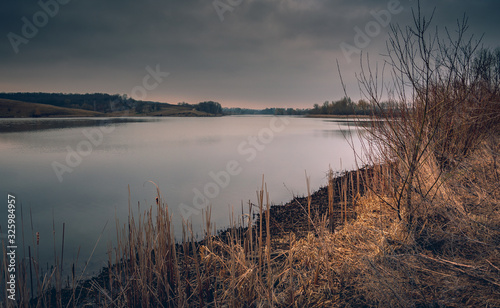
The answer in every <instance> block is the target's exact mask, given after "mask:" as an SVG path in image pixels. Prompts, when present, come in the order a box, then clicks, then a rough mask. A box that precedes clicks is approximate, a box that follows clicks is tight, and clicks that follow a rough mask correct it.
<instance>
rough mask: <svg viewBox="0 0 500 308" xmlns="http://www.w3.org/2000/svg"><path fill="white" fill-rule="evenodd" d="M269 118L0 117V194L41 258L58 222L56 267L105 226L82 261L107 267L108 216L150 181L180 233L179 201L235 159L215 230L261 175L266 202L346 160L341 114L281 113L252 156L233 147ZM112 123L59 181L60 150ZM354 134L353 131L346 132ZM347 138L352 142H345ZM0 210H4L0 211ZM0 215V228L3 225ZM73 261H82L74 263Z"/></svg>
mask: <svg viewBox="0 0 500 308" xmlns="http://www.w3.org/2000/svg"><path fill="white" fill-rule="evenodd" d="M271 119H272V117H265V116H259V117H250V116H246V117H245V116H239V117H222V118H127V119H34V120H32V119H22V120H6V119H2V120H0V152H1V156H0V195H4V196H5V195H6V194H7V193H8V192H11V193H15V194H16V195H17V198H18V199H19V200H21V202H22V204H23V208H24V217H25V226H24V229H25V234H26V238H27V245H32V240H31V237H32V230H31V224H28V223H27V221H29V219H28V217H29V213H30V212H31V217H32V220H33V232H40V237H41V240H40V246H39V250H40V251H39V254H40V259H41V260H43V262H42V263H49V264H50V263H52V262H53V261H52V260H53V232H52V226H53V222H54V226H55V228H56V242H57V244H56V247H60V241H61V232H62V224H63V223H66V230H65V236H66V243H65V259H66V261H65V266H70V265H71V262H73V261H74V259H75V258H76V255H77V251H78V249H80V256H79V258H80V262H82V260H86V259H87V258H88V257H89V255H90V252H91V251H92V249H93V246H94V244H95V242H96V240H97V239H98V238H99V234H100V232H101V230H102V228H103V227H104V226H105V225H106V224H107V228H106V231H105V233H104V235H103V239H102V240H101V242H100V243H99V244H98V246H97V249H96V252H95V254H94V257H93V258H92V260H90V265H89V266H90V268H91V269H92V270H93V271H96V270H98V269H99V268H100V267H101V266H103V265H105V264H106V258H107V257H106V250H107V243H108V242H110V241H112V240H113V239H114V238H115V237H116V231H115V218H118V219H119V221H120V222H121V223H123V222H125V221H127V216H128V213H129V207H128V205H129V199H128V186H130V191H131V199H130V204H131V206H132V210H133V211H137V207H138V204H139V203H140V205H141V208H142V209H145V208H147V207H149V206H152V205H154V204H155V201H154V200H155V197H156V192H155V187H154V186H153V185H151V184H148V181H150V180H152V181H154V182H155V183H157V184H158V185H159V187H160V189H161V191H162V194H163V196H164V200H165V201H166V202H167V203H168V206H169V208H170V209H171V213H172V215H173V220H174V222H175V226H174V228H175V233H176V234H177V235H178V236H180V235H181V234H182V233H181V230H182V229H181V225H180V222H181V221H182V217H181V215H180V212H179V206H180V205H181V204H186V205H192V204H193V198H194V196H195V195H194V190H195V189H197V190H200V191H203V188H204V186H205V185H206V184H207V183H209V182H211V181H213V178H212V177H211V176H210V173H211V172H214V173H217V172H219V171H220V170H225V168H226V167H227V163H228V162H229V161H237V162H238V163H239V165H240V167H241V169H242V172H241V173H240V174H238V175H237V176H233V177H231V179H230V182H229V183H228V185H227V187H223V188H221V189H220V192H219V194H218V195H217V196H216V197H214V198H211V199H210V200H209V201H210V203H211V204H212V221H213V222H214V223H216V225H217V227H219V228H223V227H224V226H227V225H228V222H229V210H228V208H231V207H234V208H235V212H240V210H239V209H240V204H241V201H243V202H245V203H246V202H248V200H252V202H254V203H256V202H255V191H256V190H257V189H259V187H260V185H261V179H262V175H263V174H264V175H265V177H266V182H267V186H268V189H269V192H270V197H271V201H272V202H273V203H282V202H286V201H288V200H290V199H291V198H292V197H293V195H303V194H304V193H305V192H306V183H305V177H304V170H307V173H308V175H310V176H311V185H312V188H313V189H316V188H319V187H320V186H322V185H323V184H324V183H325V182H326V171H327V169H328V167H329V166H331V167H332V168H333V169H339V168H340V164H341V163H342V166H343V167H344V168H350V167H352V166H354V157H353V154H352V149H351V148H350V146H349V145H348V144H347V142H346V139H345V137H344V136H345V133H346V132H348V131H347V129H348V127H349V126H347V125H346V124H345V121H342V122H334V121H332V120H322V119H307V118H287V119H288V121H289V124H287V125H286V126H284V129H283V130H281V131H279V132H275V133H273V136H272V138H270V141H269V140H268V141H269V142H268V143H263V142H260V145H261V147H259V148H258V149H257V148H256V150H255V157H254V159H253V160H250V161H249V160H248V158H249V155H248V154H242V153H241V151H239V148H240V147H241V144H242V143H244V142H247V143H248V141H249V139H248V138H250V137H252V136H253V137H256V138H257V140H259V139H258V135H259V133H260V132H263V131H265V130H266V129H269V127H270V123H271V122H270V121H271ZM112 124H116V125H114V127H115V129H114V130H113V131H111V132H109V133H103V138H102V142H101V143H100V144H98V145H95V146H93V147H92V151H91V153H89V154H88V155H86V156H82V160H81V163H80V164H78V165H75V166H71V169H72V171H71V172H67V173H65V174H64V175H63V181H62V182H59V181H58V178H57V176H56V175H55V173H54V169H53V167H52V164H53V162H59V163H61V164H66V159H67V156H68V147H69V148H71V149H73V150H75V149H76V148H77V146H78V144H79V143H80V142H82V140H88V139H86V138H87V137H86V135H85V134H84V133H83V132H84V131H85V130H86V131H89V130H92V129H99V128H100V127H102V125H112ZM353 136H356V134H353ZM354 141H355V143H356V140H354ZM1 217H4V216H3V215H2V216H1ZM191 218H192V219H193V226H194V228H195V233H200V231H201V228H200V226H201V217H200V216H193V217H191ZM5 223H6V222H5V221H3V219H2V220H1V221H0V227H2V230H5ZM81 264H82V263H81Z"/></svg>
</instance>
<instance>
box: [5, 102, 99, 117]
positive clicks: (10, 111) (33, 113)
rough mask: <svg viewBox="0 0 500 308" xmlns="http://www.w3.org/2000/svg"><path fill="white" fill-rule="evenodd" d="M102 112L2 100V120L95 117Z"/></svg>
mask: <svg viewBox="0 0 500 308" xmlns="http://www.w3.org/2000/svg"><path fill="white" fill-rule="evenodd" d="M102 115H103V113H101V112H94V111H89V110H83V109H72V108H63V107H56V106H51V105H45V104H36V103H26V102H21V101H14V100H9V99H0V117H1V118H28V117H95V116H102Z"/></svg>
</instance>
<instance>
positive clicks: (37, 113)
mask: <svg viewBox="0 0 500 308" xmlns="http://www.w3.org/2000/svg"><path fill="white" fill-rule="evenodd" d="M98 116H110V117H115V116H176V117H208V116H213V115H212V114H208V113H206V112H203V111H198V110H194V109H191V108H188V107H183V106H175V105H169V104H165V106H162V109H161V110H159V111H155V112H150V113H141V114H138V113H135V111H133V110H127V111H122V112H114V113H102V112H95V111H90V110H83V109H76V108H64V107H57V106H52V105H46V104H37V103H28V102H22V101H16V100H9V99H2V98H0V118H29V117H54V118H57V117H98Z"/></svg>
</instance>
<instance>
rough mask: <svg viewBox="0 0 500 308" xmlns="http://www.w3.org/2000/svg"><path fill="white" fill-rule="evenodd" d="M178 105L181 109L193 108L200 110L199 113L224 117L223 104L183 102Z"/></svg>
mask: <svg viewBox="0 0 500 308" xmlns="http://www.w3.org/2000/svg"><path fill="white" fill-rule="evenodd" d="M177 105H178V106H181V107H187V108H191V109H194V110H198V111H203V112H206V113H210V114H215V115H222V114H223V111H222V106H221V104H219V103H218V102H214V101H205V102H201V103H198V104H188V103H186V102H181V103H178V104H177Z"/></svg>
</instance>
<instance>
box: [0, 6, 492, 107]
mask: <svg viewBox="0 0 500 308" xmlns="http://www.w3.org/2000/svg"><path fill="white" fill-rule="evenodd" d="M52 1H55V0H52ZM60 1H62V0H60ZM217 1H220V2H222V3H227V0H217ZM390 1H392V0H384V1H378V0H377V1H373V0H370V1H369V0H354V1H335V0H309V1H304V0H242V1H241V4H239V5H237V6H235V7H234V8H233V9H232V11H227V12H225V13H224V15H223V17H224V21H223V22H221V21H220V19H219V15H218V14H217V11H216V9H215V8H214V5H213V3H214V1H213V0H177V1H174V0H162V1H159V0H146V1H131V0H121V1H118V0H114V1H111V0H108V1H97V0H89V1H83V0H71V1H69V3H68V4H65V5H60V7H59V12H58V13H57V14H56V15H55V16H54V17H51V18H49V20H48V23H47V25H45V26H44V27H42V28H40V29H38V33H37V35H36V36H34V37H33V38H31V39H29V43H28V44H21V45H19V53H17V54H16V53H15V52H14V51H13V48H12V46H11V44H10V43H9V39H8V34H9V33H10V32H13V33H16V34H18V35H21V34H22V33H21V28H22V26H23V21H22V18H23V17H26V18H28V19H30V20H31V19H32V18H33V16H34V15H35V14H36V13H37V12H38V11H40V10H41V8H40V6H39V4H38V2H37V1H12V0H8V1H3V2H2V4H0V34H1V35H2V36H1V37H2V39H1V41H2V43H1V45H0V85H1V88H0V91H47V92H52V91H54V92H83V93H85V92H108V93H126V94H129V95H130V91H131V89H132V88H133V87H134V86H136V85H140V83H141V82H142V78H143V76H144V75H145V74H146V70H145V68H146V67H147V66H151V67H155V66H156V65H157V64H159V65H160V67H161V69H162V70H163V71H168V72H170V75H169V77H168V78H167V79H166V80H165V81H164V82H163V83H162V84H161V85H160V86H159V87H158V88H156V89H154V90H152V91H150V92H149V93H148V99H155V100H160V101H167V102H173V103H176V102H178V101H188V102H193V103H195V102H197V101H200V100H205V99H213V100H218V101H220V102H221V103H222V104H223V105H225V106H234V105H242V106H243V105H245V104H246V105H251V106H264V105H276V106H287V107H288V106H290V107H307V106H311V105H312V104H314V103H321V102H322V101H324V100H331V99H337V98H338V97H340V96H342V95H343V94H342V91H341V87H340V82H339V77H338V74H337V67H336V62H335V61H336V59H339V63H340V65H341V67H342V70H343V72H344V75H345V79H346V81H347V82H348V83H349V89H350V91H352V92H353V94H352V95H353V96H354V97H356V96H357V94H358V93H357V91H356V89H357V87H356V84H355V79H354V77H353V76H354V72H355V71H358V70H359V68H358V65H357V62H358V60H356V59H357V55H353V57H352V58H353V59H354V61H352V62H349V61H347V60H346V58H345V57H344V55H343V53H342V50H341V48H340V44H341V43H342V42H345V43H349V44H354V42H353V40H354V35H355V30H354V27H359V28H361V29H363V28H364V27H365V25H366V24H367V23H368V22H370V21H372V20H373V16H372V15H371V14H370V12H373V11H379V10H382V9H387V5H388V3H390ZM42 2H43V3H49V2H51V1H50V0H42ZM235 2H236V3H237V2H238V1H233V3H235ZM415 3H416V1H410V0H401V1H400V6H401V7H402V9H403V11H402V12H401V13H398V14H396V15H393V16H391V20H392V21H394V22H398V23H401V24H407V23H409V22H411V8H415ZM422 6H423V7H424V9H425V11H426V13H427V14H430V12H432V9H434V8H435V9H436V11H435V24H436V25H440V26H448V27H450V28H453V27H454V25H455V22H456V19H457V18H461V16H462V15H463V14H464V13H467V15H468V16H469V23H470V25H471V32H474V33H477V35H478V36H480V35H481V34H483V33H485V37H484V43H485V45H486V46H489V47H495V46H498V45H499V44H498V43H499V34H498V32H497V29H498V28H499V25H500V20H499V19H498V17H497V15H498V13H497V12H499V11H500V2H499V1H495V0H483V1H467V0H455V1H454V0H439V1H430V0H426V1H422ZM386 30H387V28H382V31H381V33H380V35H377V36H375V37H374V38H373V39H371V41H370V43H369V44H368V46H367V47H366V48H364V49H363V50H364V52H367V53H369V54H370V55H373V56H374V57H377V56H378V55H379V54H381V53H383V51H384V48H385V40H386V39H387V34H386Z"/></svg>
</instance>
